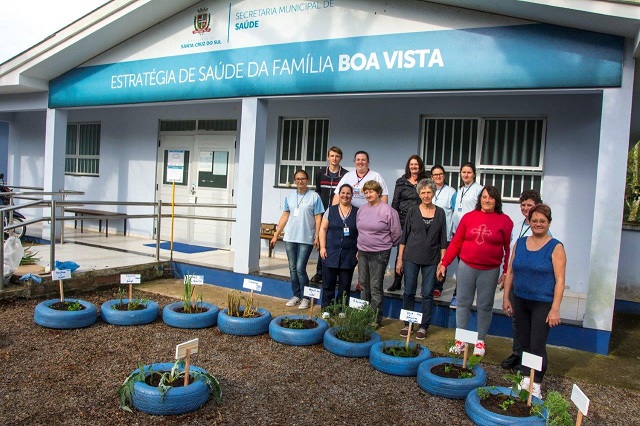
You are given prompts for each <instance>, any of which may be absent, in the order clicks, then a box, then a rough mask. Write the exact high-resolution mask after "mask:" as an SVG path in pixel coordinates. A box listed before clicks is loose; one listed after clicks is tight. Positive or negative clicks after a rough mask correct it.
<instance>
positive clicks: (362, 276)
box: [356, 180, 401, 325]
mask: <svg viewBox="0 0 640 426" xmlns="http://www.w3.org/2000/svg"><path fill="white" fill-rule="evenodd" d="M362 190H363V192H364V196H365V198H366V199H367V204H365V205H363V206H362V207H360V208H359V209H358V214H357V216H356V226H357V227H358V281H359V282H360V286H361V287H362V293H361V297H362V299H364V300H366V301H367V302H369V303H370V304H371V307H372V308H373V309H374V310H375V309H377V310H378V318H377V320H376V323H377V325H380V322H381V321H382V298H383V289H382V283H383V280H384V273H385V270H386V269H387V264H388V263H389V254H390V253H391V247H393V246H395V245H397V244H398V240H399V239H400V232H401V231H400V218H399V217H398V212H397V211H395V210H394V209H393V208H392V207H391V206H390V205H389V204H387V203H384V202H382V200H381V198H380V196H381V195H382V186H380V184H379V183H378V182H376V181H375V180H370V181H368V182H367V183H365V184H364V186H363V187H362Z"/></svg>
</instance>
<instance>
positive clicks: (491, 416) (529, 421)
mask: <svg viewBox="0 0 640 426" xmlns="http://www.w3.org/2000/svg"><path fill="white" fill-rule="evenodd" d="M485 389H486V390H488V391H489V392H491V393H493V394H500V393H501V394H505V395H508V394H509V392H510V391H511V388H505V387H502V386H495V387H486V388H485ZM540 404H542V401H541V400H540V399H538V398H536V397H535V396H534V397H533V398H532V400H531V405H540ZM464 409H465V411H466V412H467V416H469V418H470V419H471V421H473V422H474V423H475V424H476V425H479V426H493V425H516V424H517V425H544V424H545V420H544V419H543V418H542V417H539V416H529V417H513V416H505V415H503V414H497V413H494V412H492V411H489V410H487V409H486V408H484V407H483V406H482V404H480V396H479V395H478V391H477V389H473V390H472V391H470V392H469V393H468V394H467V399H466V401H465V402H464Z"/></svg>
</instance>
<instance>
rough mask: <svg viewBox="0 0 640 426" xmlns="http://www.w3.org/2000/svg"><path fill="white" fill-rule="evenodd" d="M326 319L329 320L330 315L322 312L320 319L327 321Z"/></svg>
mask: <svg viewBox="0 0 640 426" xmlns="http://www.w3.org/2000/svg"><path fill="white" fill-rule="evenodd" d="M328 318H331V314H330V313H329V312H323V313H322V319H328Z"/></svg>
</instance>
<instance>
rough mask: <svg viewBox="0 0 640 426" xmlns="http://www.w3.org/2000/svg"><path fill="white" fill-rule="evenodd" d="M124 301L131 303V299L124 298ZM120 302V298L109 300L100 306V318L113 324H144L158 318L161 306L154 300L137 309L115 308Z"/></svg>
mask: <svg viewBox="0 0 640 426" xmlns="http://www.w3.org/2000/svg"><path fill="white" fill-rule="evenodd" d="M122 303H124V304H127V303H129V299H122ZM119 304H120V299H113V300H108V301H106V302H104V303H103V304H102V306H100V319H102V321H104V322H106V323H108V324H113V325H142V324H149V323H152V322H154V321H155V320H156V318H158V313H159V312H160V308H159V307H158V304H157V303H156V302H153V301H151V300H150V301H147V302H145V304H146V307H145V308H144V309H138V310H135V311H120V310H117V309H113V307H114V306H117V305H119Z"/></svg>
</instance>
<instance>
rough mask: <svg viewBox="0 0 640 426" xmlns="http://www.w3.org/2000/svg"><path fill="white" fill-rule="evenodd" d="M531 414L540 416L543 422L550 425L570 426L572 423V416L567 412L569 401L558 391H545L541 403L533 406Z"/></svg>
mask: <svg viewBox="0 0 640 426" xmlns="http://www.w3.org/2000/svg"><path fill="white" fill-rule="evenodd" d="M545 409H546V416H545ZM531 414H532V415H536V416H540V417H542V418H543V419H544V420H545V423H546V424H547V425H550V426H572V425H573V424H574V422H573V417H571V414H570V413H569V403H568V402H567V400H566V399H564V397H563V396H562V394H560V392H558V391H551V392H547V398H546V399H545V400H544V402H543V403H542V404H541V405H535V406H533V407H532V408H531Z"/></svg>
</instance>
